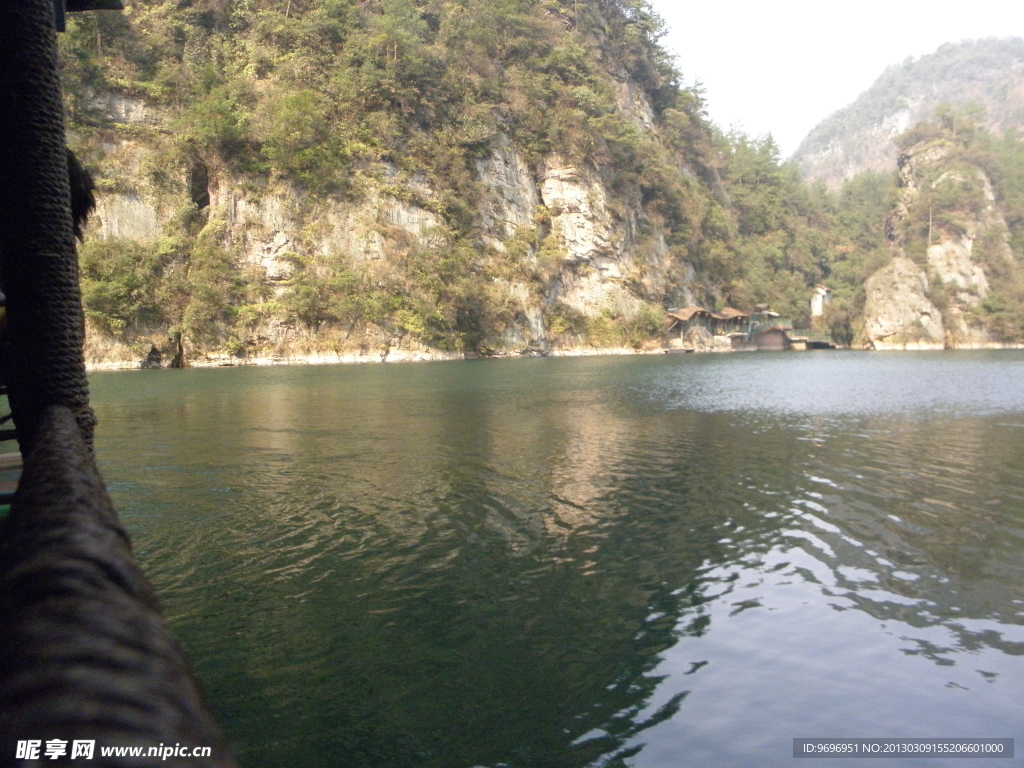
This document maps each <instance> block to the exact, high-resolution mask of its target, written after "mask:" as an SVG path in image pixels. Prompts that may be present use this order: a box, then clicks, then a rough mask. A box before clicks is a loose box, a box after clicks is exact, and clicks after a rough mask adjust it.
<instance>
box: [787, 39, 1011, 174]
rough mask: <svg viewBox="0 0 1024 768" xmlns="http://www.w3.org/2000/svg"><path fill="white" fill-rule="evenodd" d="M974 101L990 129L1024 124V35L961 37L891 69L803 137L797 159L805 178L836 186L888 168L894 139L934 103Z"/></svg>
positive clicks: (893, 158) (997, 130)
mask: <svg viewBox="0 0 1024 768" xmlns="http://www.w3.org/2000/svg"><path fill="white" fill-rule="evenodd" d="M942 104H949V105H952V106H953V107H955V108H957V109H959V110H963V109H965V108H967V107H968V106H969V105H971V106H972V107H973V110H974V115H975V118H976V120H975V122H980V123H981V124H982V125H983V126H984V127H985V128H986V129H987V130H988V131H990V132H991V133H993V134H994V135H1002V134H1003V133H1004V132H1005V131H1006V130H1009V129H1015V130H1018V131H1019V130H1024V40H1022V39H1020V38H1006V39H996V38H990V39H986V40H964V41H961V42H959V43H947V44H945V45H943V46H942V47H940V48H939V49H938V50H937V51H936V52H935V53H932V54H928V55H926V56H921V57H920V58H918V59H914V58H909V57H908V58H907V60H906V61H904V62H902V63H900V64H895V65H893V66H891V67H888V68H887V69H886V70H885V72H883V73H882V75H881V76H880V77H879V78H878V79H877V80H876V81H875V82H874V83H873V84H872V86H871V87H870V88H869V89H868V90H866V91H865V92H864V93H862V94H861V95H860V96H859V97H857V99H856V100H855V101H854V102H853V103H852V104H850V105H849V106H848V107H845V108H844V109H841V110H839V111H838V112H836V113H834V114H832V115H830V116H829V117H828V118H826V119H825V120H823V121H822V122H821V123H820V124H819V125H817V126H816V127H815V128H814V129H813V130H812V131H811V132H810V133H809V134H808V135H807V137H806V138H805V139H804V140H803V142H801V144H800V147H799V149H797V151H796V154H795V155H794V159H795V160H796V162H797V164H798V165H799V166H800V169H801V172H802V173H803V174H804V177H805V178H808V179H820V180H822V181H824V182H825V183H826V184H828V185H829V186H830V187H831V188H833V189H838V187H839V185H840V184H842V182H843V180H845V179H850V178H853V177H854V176H855V175H857V174H858V173H860V172H862V171H866V170H873V171H888V170H891V169H892V168H894V167H895V163H896V157H897V155H898V154H899V148H898V147H897V143H896V138H897V137H898V136H899V135H900V134H901V133H903V132H904V131H906V130H908V129H910V128H912V127H913V126H915V125H916V124H917V123H919V122H921V121H923V120H929V119H931V117H932V113H933V112H934V111H935V109H936V108H937V107H938V106H939V105H942Z"/></svg>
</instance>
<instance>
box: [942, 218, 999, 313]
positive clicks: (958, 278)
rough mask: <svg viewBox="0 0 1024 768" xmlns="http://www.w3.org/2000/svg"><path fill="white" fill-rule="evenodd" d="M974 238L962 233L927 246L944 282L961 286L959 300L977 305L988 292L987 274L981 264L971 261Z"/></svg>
mask: <svg viewBox="0 0 1024 768" xmlns="http://www.w3.org/2000/svg"><path fill="white" fill-rule="evenodd" d="M973 247H974V239H973V238H971V237H968V236H967V235H963V236H962V237H958V238H950V239H944V240H942V241H941V242H939V243H936V244H935V245H932V246H929V247H928V266H930V267H931V268H932V269H933V270H934V271H935V274H936V275H937V276H938V278H939V280H940V281H941V282H942V283H943V284H944V285H952V286H956V287H957V288H961V289H963V290H961V291H960V292H959V294H958V295H959V297H960V300H961V301H963V302H964V303H966V304H971V305H975V304H978V303H979V302H980V301H981V300H982V299H984V298H986V297H987V296H988V278H987V277H985V270H984V269H982V268H981V266H980V265H979V264H975V263H974V262H973V261H971V251H972V250H973Z"/></svg>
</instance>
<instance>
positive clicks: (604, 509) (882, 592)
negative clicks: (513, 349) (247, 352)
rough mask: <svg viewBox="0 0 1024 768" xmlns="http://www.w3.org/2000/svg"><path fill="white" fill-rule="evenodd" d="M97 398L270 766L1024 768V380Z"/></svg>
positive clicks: (429, 377)
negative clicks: (933, 745) (950, 740)
mask: <svg viewBox="0 0 1024 768" xmlns="http://www.w3.org/2000/svg"><path fill="white" fill-rule="evenodd" d="M91 382H92V389H93V399H94V405H95V407H96V410H97V412H98V414H99V417H100V420H101V421H100V427H99V431H98V433H97V434H98V446H97V448H98V455H99V458H100V460H101V469H102V471H103V473H104V476H105V478H106V480H107V482H108V483H109V485H110V488H111V491H112V494H113V496H114V501H115V504H116V505H117V507H118V509H119V510H120V512H121V515H122V518H123V520H124V522H125V524H126V525H127V527H128V528H129V530H130V532H131V534H132V536H133V539H134V542H135V547H136V550H137V552H138V554H139V557H140V559H141V561H142V563H143V566H144V567H145V568H146V570H147V571H148V573H149V575H150V577H151V578H152V579H153V581H154V582H155V584H156V586H157V588H158V591H159V592H160V594H161V596H162V599H163V602H164V606H165V611H166V615H167V617H168V619H169V622H170V624H171V627H172V628H173V630H174V631H175V633H176V634H177V636H178V637H179V638H180V640H181V642H182V644H183V645H184V646H185V648H186V650H187V651H188V653H189V655H190V656H191V658H192V660H193V663H194V665H195V668H196V671H197V674H198V676H199V677H200V678H201V680H202V681H203V684H204V685H205V687H206V691H207V694H208V696H209V698H210V700H211V702H212V705H213V707H214V709H215V710H216V712H217V713H218V715H219V717H220V719H221V721H222V723H223V724H224V726H225V728H226V730H227V731H228V733H229V735H230V737H231V739H232V740H233V742H234V744H235V745H236V749H237V753H238V755H239V757H240V760H241V763H242V765H243V766H245V767H246V768H257V767H260V768H263V767H266V768H285V767H286V766H287V767H288V768H306V767H308V768H333V767H336V766H338V767H340V766H359V767H360V768H363V767H365V768H391V767H392V766H394V767H396V768H401V767H405V766H410V767H412V766H416V767H423V768H471V767H472V766H489V767H497V766H508V768H526V767H528V766H529V767H537V768H541V767H543V768H576V767H580V766H635V767H636V768H654V767H658V768H678V767H679V766H775V765H786V766H791V765H794V764H796V765H800V766H803V765H807V764H808V763H810V762H811V761H794V760H793V758H792V739H793V738H794V737H816V736H837V737H922V736H932V737H934V736H956V737H966V736H992V737H1015V738H1016V739H1017V742H1016V744H1017V754H1018V755H1021V754H1022V752H1024V704H1022V702H1024V557H1022V555H1024V353H1019V352H991V353H989V352H979V353H974V352H957V353H874V354H871V353H856V352H824V353H777V354H770V353H758V354H745V355H740V354H736V355H723V356H712V355H669V356H661V357H605V358H576V359H540V360H514V361H480V362H467V363H423V364H415V365H367V366H336V367H278V368H241V369H213V370H210V369H207V370H185V371H139V372H134V373H111V374H95V375H93V376H92V377H91ZM950 762H952V763H953V764H955V765H957V766H967V765H970V764H974V763H976V764H980V765H987V766H991V767H992V768H995V766H1007V765H1015V766H1021V765H1024V758H1022V757H1017V758H1016V759H1013V760H1006V759H1004V760H998V761H995V762H993V761H991V760H985V761H977V760H975V761H972V760H966V761H965V760H954V761H950ZM882 764H886V763H884V762H883V763H879V762H877V761H876V762H873V763H871V765H882ZM888 764H892V763H888ZM898 764H899V765H901V766H902V765H907V766H910V765H928V766H936V765H940V764H942V763H941V761H936V760H916V761H915V760H901V761H899V763H898ZM827 765H829V766H840V765H857V766H863V765H864V763H863V762H862V761H858V760H850V761H841V760H830V761H827Z"/></svg>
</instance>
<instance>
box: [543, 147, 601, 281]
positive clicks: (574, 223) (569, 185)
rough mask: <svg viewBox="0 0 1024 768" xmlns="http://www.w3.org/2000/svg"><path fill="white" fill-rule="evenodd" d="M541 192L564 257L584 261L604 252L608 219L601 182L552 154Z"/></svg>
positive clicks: (548, 161)
mask: <svg viewBox="0 0 1024 768" xmlns="http://www.w3.org/2000/svg"><path fill="white" fill-rule="evenodd" d="M540 194H541V198H542V199H543V200H544V205H545V206H547V208H548V210H549V211H550V212H551V226H552V229H553V230H554V231H555V232H557V233H558V234H559V235H560V236H561V242H562V244H563V245H564V247H565V250H566V258H567V260H569V261H575V262H586V261H590V260H591V259H592V258H593V257H595V256H600V255H602V254H605V253H606V252H607V249H608V246H609V223H610V222H609V216H608V208H607V205H606V203H605V200H606V196H605V192H604V187H603V186H602V185H601V183H600V181H598V180H597V179H594V178H592V176H591V174H589V173H585V172H583V171H580V170H579V169H577V168H574V167H572V166H570V165H567V164H566V163H565V162H564V161H563V160H562V158H561V157H559V156H558V155H551V156H549V157H548V159H547V169H546V170H545V172H544V176H543V178H542V181H541V189H540Z"/></svg>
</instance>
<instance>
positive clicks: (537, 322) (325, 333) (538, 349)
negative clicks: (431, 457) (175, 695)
mask: <svg viewBox="0 0 1024 768" xmlns="http://www.w3.org/2000/svg"><path fill="white" fill-rule="evenodd" d="M658 35H659V22H658V20H657V19H656V17H654V16H653V14H651V13H650V11H649V10H648V9H647V7H646V6H645V5H644V4H643V3H642V2H636V1H634V0H589V1H587V2H578V1H577V0H573V1H572V2H558V1H557V0H501V1H500V2H494V0H458V1H457V2H438V1H435V0H427V1H425V2H414V1H413V0H381V2H379V3H378V2H360V3H356V2H351V1H349V0H288V1H287V2H285V1H284V0H281V1H280V2H279V1H278V0H236V1H230V0H195V2H191V1H190V0H180V1H178V2H162V1H161V0H143V1H140V2H136V3H133V4H132V5H130V6H129V8H128V10H127V11H126V12H125V13H124V14H93V15H89V16H86V17H84V18H81V19H73V20H72V21H71V22H70V24H69V30H68V33H67V34H66V35H65V36H63V39H62V41H61V44H62V52H63V56H64V67H65V78H66V91H67V93H68V111H69V115H70V123H71V134H72V145H73V147H74V148H75V149H76V151H78V153H79V154H80V155H82V156H83V157H84V159H85V161H86V162H87V164H89V165H91V166H92V167H93V168H94V169H95V170H96V172H97V174H98V176H99V185H100V190H101V195H100V206H99V210H98V214H97V216H96V218H95V224H94V226H93V229H92V230H91V232H90V234H89V238H88V242H86V244H85V245H84V246H83V248H82V250H81V254H82V275H83V291H84V299H85V304H86V310H87V317H88V322H89V329H90V334H89V339H90V346H89V351H88V354H89V356H90V360H91V362H93V363H97V362H103V361H104V360H107V361H114V360H123V359H132V358H134V359H141V358H144V357H146V356H147V354H150V353H152V358H151V359H153V360H157V359H162V360H163V361H164V362H167V361H168V360H169V359H171V358H173V357H175V356H176V355H179V353H184V355H185V357H186V358H195V357H198V356H204V355H211V354H212V355H218V354H219V355H227V354H230V355H235V356H239V357H253V356H268V357H272V356H293V355H298V354H320V355H328V356H330V355H338V354H348V353H351V354H353V355H356V356H359V355H363V356H371V357H375V358H377V359H379V357H387V356H389V355H397V354H399V353H403V354H414V355H423V354H434V353H437V354H449V353H450V354H463V353H473V354H484V355H487V354H494V353H504V352H527V353H544V352H546V351H548V350H550V349H552V348H556V347H559V346H579V345H582V344H590V345H592V346H600V347H616V346H630V345H632V346H641V345H643V344H644V343H648V342H650V341H651V340H652V339H655V338H656V337H657V335H658V332H659V331H660V327H661V323H662V319H663V313H662V307H663V306H665V305H669V304H685V303H689V302H691V301H693V300H695V299H694V292H695V291H696V292H698V293H700V294H701V299H702V300H704V301H710V302H714V301H716V300H718V299H717V298H716V297H717V294H716V291H717V290H718V288H717V286H718V285H720V283H715V282H713V281H711V280H705V281H703V282H701V281H700V280H697V279H696V275H697V274H698V273H699V272H702V271H704V272H706V271H707V270H708V269H710V268H713V266H714V264H715V263H716V259H715V250H714V249H715V248H716V247H718V246H717V243H718V241H719V240H720V239H721V237H725V238H728V237H730V236H731V235H730V232H733V231H734V230H735V226H734V223H733V222H732V220H731V218H730V216H729V215H727V214H726V213H724V212H723V208H722V202H720V201H722V200H724V199H725V195H726V192H725V191H724V189H723V188H722V182H721V179H720V171H721V170H722V165H721V164H722V163H723V162H724V156H725V154H727V148H723V145H722V141H721V138H720V137H719V136H718V135H717V134H716V133H715V132H714V131H713V129H712V128H711V126H710V125H709V124H708V122H707V120H706V119H705V117H704V114H703V111H702V109H703V108H702V104H701V101H700V98H699V96H698V95H697V94H696V93H694V92H691V91H689V90H687V89H685V88H683V87H681V86H680V85H679V84H678V74H677V73H676V72H675V70H674V69H673V68H672V66H670V64H669V58H668V56H667V55H666V54H665V52H664V51H662V50H661V48H660V47H658V45H657V37H658ZM719 236H721V237H719ZM378 356H379V357H378Z"/></svg>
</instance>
